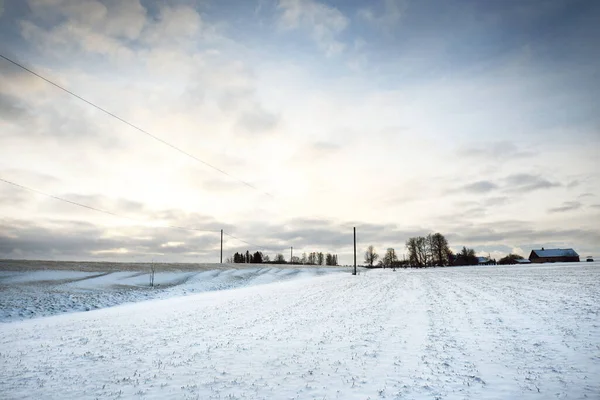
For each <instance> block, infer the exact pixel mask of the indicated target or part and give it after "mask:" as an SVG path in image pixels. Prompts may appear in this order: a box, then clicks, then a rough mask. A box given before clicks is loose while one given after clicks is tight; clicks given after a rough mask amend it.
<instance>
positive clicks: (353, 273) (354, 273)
mask: <svg viewBox="0 0 600 400" xmlns="http://www.w3.org/2000/svg"><path fill="white" fill-rule="evenodd" d="M352 275H356V227H354V272H352Z"/></svg>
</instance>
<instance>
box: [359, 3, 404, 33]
mask: <svg viewBox="0 0 600 400" xmlns="http://www.w3.org/2000/svg"><path fill="white" fill-rule="evenodd" d="M405 8H406V0H383V9H382V10H381V12H379V13H378V12H376V11H374V10H373V9H372V8H363V9H361V10H359V12H358V16H359V17H361V18H363V19H364V20H366V21H368V22H369V23H371V24H373V25H374V26H376V27H378V28H382V29H390V28H392V27H394V26H395V25H396V24H398V22H400V19H401V18H402V16H403V15H404V10H405Z"/></svg>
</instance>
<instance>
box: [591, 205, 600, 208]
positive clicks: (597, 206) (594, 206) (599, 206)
mask: <svg viewBox="0 0 600 400" xmlns="http://www.w3.org/2000/svg"><path fill="white" fill-rule="evenodd" d="M590 207H592V208H600V204H592V205H591V206H590Z"/></svg>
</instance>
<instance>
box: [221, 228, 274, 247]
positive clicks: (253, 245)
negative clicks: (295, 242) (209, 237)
mask: <svg viewBox="0 0 600 400" xmlns="http://www.w3.org/2000/svg"><path fill="white" fill-rule="evenodd" d="M223 234H224V235H226V236H229V237H230V238H232V239H235V240H238V241H240V242H242V243H246V244H247V245H248V246H252V247H254V248H257V249H263V250H271V251H283V250H284V249H283V248H281V249H276V248H274V247H265V246H259V245H257V244H253V243H250V242H247V241H245V240H243V239H240V238H238V237H235V236H233V235H230V234H229V233H227V232H223Z"/></svg>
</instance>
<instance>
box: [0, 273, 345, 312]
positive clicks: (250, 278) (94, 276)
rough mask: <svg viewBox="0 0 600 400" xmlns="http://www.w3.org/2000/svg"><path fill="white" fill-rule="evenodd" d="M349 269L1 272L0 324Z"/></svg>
mask: <svg viewBox="0 0 600 400" xmlns="http://www.w3.org/2000/svg"><path fill="white" fill-rule="evenodd" d="M344 270H346V271H347V268H329V267H328V268H321V267H319V268H316V267H310V268H283V269H282V268H269V267H267V268H264V267H258V266H254V267H252V266H251V267H248V268H243V269H229V270H224V269H218V270H205V271H175V270H168V271H159V272H156V274H155V277H154V285H155V287H154V288H151V287H150V274H149V271H148V270H146V271H140V270H130V271H116V272H115V271H111V270H109V271H105V272H102V271H96V272H82V271H68V270H40V271H31V270H24V271H0V322H9V321H15V320H23V319H29V318H36V317H40V316H49V315H56V314H62V313H68V312H77V311H89V310H95V309H99V308H106V307H111V306H115V305H119V304H124V303H132V302H138V301H143V300H149V299H163V298H169V297H176V296H181V295H185V294H191V293H199V292H205V291H213V290H223V289H232V288H237V287H246V286H252V285H259V284H265V283H271V282H277V281H283V280H290V279H299V278H304V277H310V276H318V275H324V274H332V273H333V274H335V273H339V272H341V271H344Z"/></svg>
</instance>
